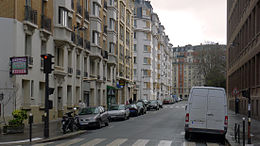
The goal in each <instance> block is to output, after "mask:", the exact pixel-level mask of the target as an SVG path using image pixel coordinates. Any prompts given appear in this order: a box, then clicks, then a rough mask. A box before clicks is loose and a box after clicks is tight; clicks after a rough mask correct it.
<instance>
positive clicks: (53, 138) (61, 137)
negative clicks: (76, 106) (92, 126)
mask: <svg viewBox="0 0 260 146" xmlns="http://www.w3.org/2000/svg"><path fill="white" fill-rule="evenodd" d="M86 132H87V130H79V131H76V132H71V133H68V134H64V135H60V136H56V137H52V138H46V139H44V138H43V139H39V140H35V141H32V142H22V143H21V142H17V143H10V144H5V145H16V144H20V145H28V144H29V145H32V144H36V143H45V142H51V141H56V140H62V139H66V138H70V137H73V136H77V135H81V134H84V133H86ZM0 145H1V144H0Z"/></svg>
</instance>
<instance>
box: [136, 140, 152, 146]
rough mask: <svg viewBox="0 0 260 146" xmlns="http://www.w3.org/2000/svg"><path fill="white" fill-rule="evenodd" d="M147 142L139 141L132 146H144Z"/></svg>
mask: <svg viewBox="0 0 260 146" xmlns="http://www.w3.org/2000/svg"><path fill="white" fill-rule="evenodd" d="M148 142H149V140H148V139H139V140H137V141H136V142H135V143H134V144H133V145H132V146H145V145H146V144H147V143H148Z"/></svg>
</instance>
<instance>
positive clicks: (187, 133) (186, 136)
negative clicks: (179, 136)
mask: <svg viewBox="0 0 260 146" xmlns="http://www.w3.org/2000/svg"><path fill="white" fill-rule="evenodd" d="M185 139H186V140H190V139H191V134H190V132H187V131H185Z"/></svg>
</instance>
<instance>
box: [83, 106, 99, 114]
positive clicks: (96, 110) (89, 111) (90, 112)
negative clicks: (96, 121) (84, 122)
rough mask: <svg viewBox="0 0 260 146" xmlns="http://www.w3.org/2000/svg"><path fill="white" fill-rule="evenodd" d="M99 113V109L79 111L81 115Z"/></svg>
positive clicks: (90, 108) (92, 108) (89, 108)
mask: <svg viewBox="0 0 260 146" xmlns="http://www.w3.org/2000/svg"><path fill="white" fill-rule="evenodd" d="M97 113H98V108H97V107H87V108H82V109H80V111H79V115H90V114H97Z"/></svg>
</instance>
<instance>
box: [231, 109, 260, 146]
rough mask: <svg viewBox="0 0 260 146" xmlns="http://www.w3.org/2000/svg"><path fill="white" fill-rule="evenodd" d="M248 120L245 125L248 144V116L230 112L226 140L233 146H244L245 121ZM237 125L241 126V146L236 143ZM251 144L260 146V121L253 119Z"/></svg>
mask: <svg viewBox="0 0 260 146" xmlns="http://www.w3.org/2000/svg"><path fill="white" fill-rule="evenodd" d="M243 117H245V118H246V120H245V121H246V125H245V131H246V134H245V137H246V144H247V127H248V126H247V115H240V114H235V112H233V111H231V110H228V132H227V134H226V139H227V140H228V141H229V143H230V145H231V146H240V145H241V146H242V145H243V133H242V132H243V120H242V118H243ZM235 123H238V124H240V145H239V144H238V143H236V142H235V136H234V127H235ZM251 142H252V144H253V145H254V146H260V121H258V120H254V119H252V122H251Z"/></svg>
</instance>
